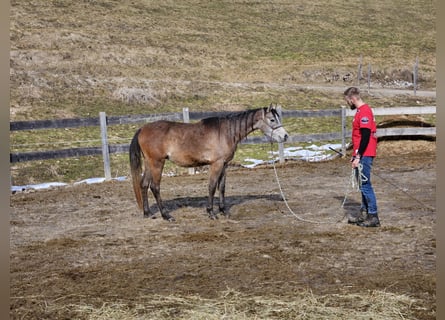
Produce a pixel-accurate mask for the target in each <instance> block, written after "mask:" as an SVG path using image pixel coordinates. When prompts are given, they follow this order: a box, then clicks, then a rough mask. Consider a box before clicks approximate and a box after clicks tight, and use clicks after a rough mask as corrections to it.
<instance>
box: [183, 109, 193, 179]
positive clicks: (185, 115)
mask: <svg viewBox="0 0 445 320" xmlns="http://www.w3.org/2000/svg"><path fill="white" fill-rule="evenodd" d="M182 119H183V121H184V123H189V122H190V114H189V108H182ZM188 171H189V174H195V168H189V170H188Z"/></svg>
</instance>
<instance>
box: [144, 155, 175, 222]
mask: <svg viewBox="0 0 445 320" xmlns="http://www.w3.org/2000/svg"><path fill="white" fill-rule="evenodd" d="M164 162H165V161H158V162H157V163H156V165H154V166H152V167H151V175H152V181H151V184H150V190H151V192H152V193H153V195H154V197H155V199H156V203H157V205H158V208H159V211H160V212H161V215H162V218H164V219H165V220H168V221H175V218H173V217H172V216H171V215H170V214H169V213H167V212H165V211H164V206H163V204H162V198H161V176H162V169H163V168H164Z"/></svg>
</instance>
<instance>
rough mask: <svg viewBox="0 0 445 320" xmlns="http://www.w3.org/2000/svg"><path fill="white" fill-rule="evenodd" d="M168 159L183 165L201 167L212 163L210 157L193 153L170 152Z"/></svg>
mask: <svg viewBox="0 0 445 320" xmlns="http://www.w3.org/2000/svg"><path fill="white" fill-rule="evenodd" d="M168 159H169V160H170V161H172V162H174V163H175V164H177V165H178V166H181V167H199V166H204V165H207V164H210V163H211V162H212V161H211V159H210V157H205V156H202V157H196V155H193V154H181V155H178V154H174V153H173V154H169V155H168Z"/></svg>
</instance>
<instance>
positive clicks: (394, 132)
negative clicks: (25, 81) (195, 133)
mask: <svg viewBox="0 0 445 320" xmlns="http://www.w3.org/2000/svg"><path fill="white" fill-rule="evenodd" d="M373 111H374V115H375V116H381V115H412V114H418V115H425V114H435V113H436V107H435V106H424V107H393V108H374V109H373ZM281 113H282V117H283V118H286V117H295V118H304V117H341V129H340V128H339V131H337V132H330V133H318V134H297V135H291V136H290V137H289V139H288V142H291V143H292V142H307V141H326V140H341V141H342V153H343V154H346V140H347V139H348V138H349V137H350V135H351V131H350V130H347V126H346V119H347V117H351V116H353V115H354V113H355V111H352V110H349V109H347V108H346V107H344V106H342V107H341V108H340V109H331V110H318V111H317V110H316V111H308V110H288V111H281ZM225 114H228V112H189V110H188V108H184V109H183V112H182V113H164V114H146V115H128V116H118V117H115V116H114V117H107V116H106V114H105V112H100V113H99V117H98V118H78V119H59V120H37V121H16V122H10V131H18V130H38V129H59V128H73V127H84V126H100V128H101V140H102V146H101V147H87V148H70V149H62V150H51V151H36V152H23V153H10V162H11V163H17V162H24V161H32V160H47V159H55V158H68V157H80V156H87V155H100V154H102V157H103V160H104V172H105V179H111V171H110V159H109V155H110V154H112V153H124V152H128V150H129V144H117V145H109V144H108V138H107V126H108V125H119V124H131V123H143V122H153V121H156V120H161V119H164V120H173V121H184V122H188V121H190V120H199V119H203V118H206V117H210V116H221V115H225ZM377 135H378V136H379V137H382V136H404V135H411V136H416V135H425V136H435V135H436V128H435V127H407V128H379V129H377ZM265 142H266V140H265V139H264V138H263V137H260V136H253V137H247V138H246V139H245V140H243V141H242V142H241V143H243V144H258V143H265ZM279 149H280V153H279V157H280V162H283V161H284V158H283V153H282V152H281V150H282V149H283V144H280V147H279Z"/></svg>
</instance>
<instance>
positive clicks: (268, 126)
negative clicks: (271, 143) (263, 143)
mask: <svg viewBox="0 0 445 320" xmlns="http://www.w3.org/2000/svg"><path fill="white" fill-rule="evenodd" d="M261 111H262V113H263V114H262V116H261V117H260V118H259V119H258V121H257V123H256V124H255V127H256V128H257V129H260V130H261V131H262V132H263V133H264V135H266V136H268V137H270V138H272V139H273V140H275V141H277V142H284V141H286V140H287V138H288V137H289V135H288V134H287V132H286V130H285V129H284V128H283V125H282V124H281V119H280V115H279V114H278V111H277V110H276V108H275V107H274V106H272V104H271V105H270V106H269V107H267V108H263V109H261Z"/></svg>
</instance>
